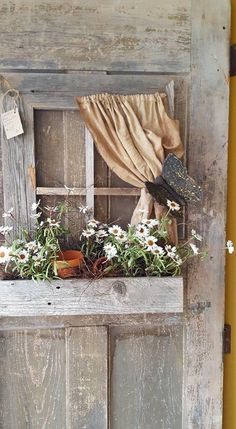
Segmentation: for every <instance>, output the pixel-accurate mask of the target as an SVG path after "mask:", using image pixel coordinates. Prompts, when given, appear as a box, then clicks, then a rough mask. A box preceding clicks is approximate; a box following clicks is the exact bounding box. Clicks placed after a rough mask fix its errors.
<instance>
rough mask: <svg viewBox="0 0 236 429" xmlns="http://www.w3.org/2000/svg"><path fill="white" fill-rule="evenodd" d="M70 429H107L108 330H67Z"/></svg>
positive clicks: (68, 425) (68, 417)
mask: <svg viewBox="0 0 236 429" xmlns="http://www.w3.org/2000/svg"><path fill="white" fill-rule="evenodd" d="M66 336H67V341H66V353H67V379H66V384H67V389H68V394H67V406H68V410H67V413H68V416H67V424H66V426H65V427H66V428H67V427H68V429H69V428H70V429H78V428H80V429H106V428H107V421H108V416H107V403H108V397H107V396H108V394H107V386H108V373H107V362H108V359H107V347H108V345H107V344H108V338H107V329H106V328H105V327H102V326H101V327H89V328H88V327H84V328H68V329H66Z"/></svg>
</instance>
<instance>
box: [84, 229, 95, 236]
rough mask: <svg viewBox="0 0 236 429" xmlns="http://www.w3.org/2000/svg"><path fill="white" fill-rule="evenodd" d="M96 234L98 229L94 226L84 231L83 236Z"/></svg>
mask: <svg viewBox="0 0 236 429" xmlns="http://www.w3.org/2000/svg"><path fill="white" fill-rule="evenodd" d="M94 234H96V231H95V229H93V228H89V229H85V230H84V231H83V232H82V234H81V235H82V236H83V237H86V238H88V237H92V235H94Z"/></svg>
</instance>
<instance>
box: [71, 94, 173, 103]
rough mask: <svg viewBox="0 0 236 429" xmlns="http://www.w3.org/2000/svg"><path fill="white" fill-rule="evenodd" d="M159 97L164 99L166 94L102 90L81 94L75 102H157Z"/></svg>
mask: <svg viewBox="0 0 236 429" xmlns="http://www.w3.org/2000/svg"><path fill="white" fill-rule="evenodd" d="M160 99H161V100H162V101H164V99H167V95H166V94H165V93H164V92H154V93H151V94H142V93H141V94H110V93H108V92H102V93H100V94H92V95H83V96H80V97H77V98H76V100H77V103H78V104H81V103H97V102H98V101H102V102H103V103H104V104H106V103H107V104H108V105H109V104H111V103H113V102H119V101H120V102H123V103H124V102H125V101H130V102H138V101H148V102H155V103H157V102H159V101H160Z"/></svg>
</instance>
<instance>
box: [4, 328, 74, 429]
mask: <svg viewBox="0 0 236 429" xmlns="http://www.w3.org/2000/svg"><path fill="white" fill-rule="evenodd" d="M64 363H65V339H64V330H60V329H57V330H52V329H51V330H30V331H19V330H18V331H14V332H12V331H8V332H4V333H3V332H0V385H1V390H0V391H1V393H0V398H1V399H0V427H1V429H13V428H14V429H26V428H29V429H56V428H57V429H65V427H66V420H65V412H66V404H65V364H64Z"/></svg>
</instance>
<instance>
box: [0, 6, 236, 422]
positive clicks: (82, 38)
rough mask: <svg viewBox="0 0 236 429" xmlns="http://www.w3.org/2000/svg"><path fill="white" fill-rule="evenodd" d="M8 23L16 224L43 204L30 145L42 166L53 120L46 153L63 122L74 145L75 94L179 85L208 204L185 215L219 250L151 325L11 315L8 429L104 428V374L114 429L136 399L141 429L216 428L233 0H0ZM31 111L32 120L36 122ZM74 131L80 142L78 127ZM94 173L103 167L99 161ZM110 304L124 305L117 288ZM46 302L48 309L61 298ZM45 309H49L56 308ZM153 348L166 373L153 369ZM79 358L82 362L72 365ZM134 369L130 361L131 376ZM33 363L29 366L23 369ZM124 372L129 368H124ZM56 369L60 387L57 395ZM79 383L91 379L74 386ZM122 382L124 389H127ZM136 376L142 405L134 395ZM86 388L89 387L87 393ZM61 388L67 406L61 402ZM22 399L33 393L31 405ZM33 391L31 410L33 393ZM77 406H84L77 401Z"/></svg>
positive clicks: (2, 343) (192, 272) (1, 70)
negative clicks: (19, 133)
mask: <svg viewBox="0 0 236 429" xmlns="http://www.w3.org/2000/svg"><path fill="white" fill-rule="evenodd" d="M0 16H1V24H0V36H1V44H0V74H1V75H3V76H4V77H5V78H6V79H8V80H9V82H10V83H11V84H12V85H13V86H15V87H16V88H17V89H19V90H20V92H21V94H22V99H23V105H22V111H21V113H22V117H23V119H24V120H25V122H26V124H27V125H28V126H27V127H26V133H25V135H24V136H23V137H19V138H17V139H15V141H14V142H10V143H9V144H8V142H5V141H4V139H3V141H4V145H3V147H4V152H3V156H4V168H5V166H6V165H7V166H8V169H5V173H6V174H5V176H4V177H5V182H4V189H5V190H6V194H8V195H6V196H5V202H8V204H10V203H11V202H13V203H14V204H15V206H17V205H18V207H19V211H20V215H21V219H22V220H24V219H25V218H26V217H27V209H28V208H29V206H30V203H31V201H32V199H33V198H35V190H34V189H33V190H32V183H31V179H32V175H31V176H30V175H29V171H28V169H27V167H28V164H27V163H30V162H32V159H34V156H33V144H31V145H30V142H31V141H32V140H33V139H34V136H35V131H36V136H35V141H36V143H37V142H38V143H37V145H38V144H39V143H41V142H42V141H44V144H45V147H43V145H42V146H41V145H40V148H39V147H38V148H37V149H36V152H38V157H39V158H40V157H41V155H40V152H44V153H43V157H44V159H43V161H42V159H41V158H42V157H41V158H40V159H39V163H40V162H43V163H45V167H46V157H47V144H48V140H47V138H50V132H49V133H48V134H47V129H48V126H51V123H54V124H55V123H57V124H58V129H57V127H55V126H54V127H53V128H54V129H53V133H52V134H53V135H52V138H51V140H50V141H51V143H50V149H48V151H49V152H50V151H52V152H51V156H53V151H54V152H55V155H57V153H56V152H57V148H58V146H57V147H56V148H53V149H52V143H53V142H54V138H55V139H56V141H57V142H58V145H61V146H60V147H61V148H63V151H64V148H65V146H66V145H65V140H66V138H65V139H64V137H63V139H64V141H62V140H63V139H62V138H61V134H60V129H61V128H60V121H61V117H62V120H64V121H65V123H66V124H67V125H68V124H72V123H73V125H69V127H68V126H67V133H65V136H66V135H67V136H70V141H73V139H75V134H74V130H73V127H74V124H77V125H78V120H77V118H76V117H75V115H74V114H73V112H69V113H68V112H66V111H67V110H68V109H69V110H71V111H72V110H73V109H74V106H75V104H74V100H73V97H74V96H76V95H83V94H88V93H93V92H101V90H103V91H107V92H108V91H114V90H115V89H116V91H119V92H123V93H125V92H129V93H130V92H132V91H135V92H139V91H138V90H137V88H138V89H139V90H140V92H143V91H146V90H148V92H153V91H155V90H156V89H157V88H158V89H164V87H165V85H166V83H168V82H166V81H168V80H171V79H173V77H174V81H175V83H176V89H177V100H178V101H177V105H176V115H177V117H179V119H180V120H181V127H182V129H181V133H182V136H183V139H184V141H185V142H186V141H188V144H187V161H188V167H189V171H190V174H192V175H193V176H194V177H196V179H197V180H198V182H199V184H200V185H202V186H203V191H204V201H202V202H201V204H200V205H198V206H197V207H192V208H191V209H190V210H189V213H188V215H189V219H191V220H192V221H193V223H194V226H195V227H196V228H197V229H199V232H200V233H201V234H203V235H204V237H205V239H206V241H207V243H208V244H209V246H210V248H211V255H210V260H209V261H207V262H205V263H202V264H201V265H200V264H198V263H193V264H191V265H189V270H188V277H187V287H186V288H185V291H184V293H185V296H184V312H183V313H181V314H176V315H168V314H161V315H160V312H158V311H156V313H155V314H153V315H152V316H153V317H152V318H151V319H149V318H147V316H146V314H145V313H142V314H141V315H140V314H139V315H138V316H140V317H137V318H135V317H132V315H131V316H129V318H128V322H127V319H125V318H124V317H123V315H121V316H120V317H118V318H116V317H113V318H112V321H110V323H109V322H107V319H106V321H105V322H104V318H103V315H101V316H99V317H98V319H97V323H96V325H97V326H95V325H94V324H92V323H91V326H84V325H85V323H87V319H86V321H84V322H83V320H82V321H81V318H76V316H75V317H74V318H68V317H66V315H64V316H60V315H57V317H52V318H51V317H41V318H40V317H38V318H36V319H35V318H34V317H31V318H27V317H26V318H24V317H23V315H21V317H20V316H19V317H7V316H5V317H3V319H2V320H1V327H2V333H1V335H0V350H1V353H0V356H1V359H2V360H3V362H2V365H1V366H0V368H1V369H0V371H1V372H0V377H1V380H2V381H1V382H2V386H3V389H2V392H1V394H2V397H1V401H2V404H3V406H2V409H1V410H0V419H2V420H0V422H2V423H1V424H2V426H3V428H4V429H12V427H14V426H16V428H17V429H18V428H19V429H25V422H28V421H31V422H32V424H31V427H33V429H35V428H37V423H36V421H37V422H38V427H39V428H40V429H41V427H43V425H44V427H45V429H46V428H47V427H48V428H50V427H51V426H52V427H53V426H54V427H56V429H59V428H60V425H61V428H62V429H64V428H65V427H66V425H68V427H71V428H73V427H77V426H78V421H77V416H78V413H79V415H80V418H82V416H83V415H84V416H86V420H85V422H84V427H85V428H86V425H87V429H93V426H94V422H95V421H96V419H97V421H98V419H100V420H99V422H100V427H101V428H104V427H106V424H107V418H108V416H107V412H108V408H109V407H106V409H105V408H104V407H101V403H100V400H99V398H100V397H101V395H104V396H103V399H104V402H103V404H104V403H106V400H107V397H105V393H104V392H105V387H104V384H103V383H102V382H101V383H96V384H93V383H94V377H98V378H99V376H100V375H104V377H102V380H103V382H104V380H105V382H106V383H107V384H106V385H108V387H109V389H108V390H109V394H110V396H111V397H112V402H111V404H110V408H109V415H110V417H109V418H110V419H111V421H112V428H115V429H124V427H127V428H132V424H133V421H134V418H135V416H136V415H137V410H136V407H135V405H134V403H133V402H132V401H133V398H134V399H135V403H136V402H138V401H140V402H139V403H142V404H144V407H146V406H147V407H146V409H144V413H143V416H145V421H144V420H142V416H141V415H139V421H140V425H141V426H140V429H149V427H150V429H153V427H155V426H154V425H155V424H156V420H157V419H158V418H160V419H161V418H163V419H164V423H163V422H162V423H163V427H164V429H167V428H168V429H169V428H171V429H183V428H184V429H190V428H193V429H198V428H199V429H202V428H203V427H204V429H212V428H214V429H220V428H221V420H222V413H221V405H222V404H221V400H222V379H221V374H222V329H223V300H224V287H223V285H224V263H223V257H222V254H221V253H220V252H219V250H218V249H221V248H223V246H224V242H225V236H224V223H225V191H226V187H225V178H226V172H227V144H226V142H227V116H228V115H227V113H228V112H227V105H228V82H227V77H228V35H229V2H228V1H225V0H216V1H215V3H214V4H213V3H212V1H211V0H178V1H176V0H166V1H162V0H158V1H157V0H148V1H146V2H144V1H143V0H129V1H128V2H127V1H124V0H119V1H114V0H104V1H101V0H67V1H64V0H53V1H50V0H40V1H39V0H12V1H11V2H9V1H7V0H2V1H1V4H0ZM0 84H1V92H2V93H4V91H6V89H8V86H7V83H6V81H5V80H4V79H1V83H0ZM216 89H217V90H216ZM95 90H96V91H95ZM178 103H179V105H178ZM51 108H52V110H54V112H53V113H52V112H50V115H49V116H50V118H51V119H50V123H47V121H48V120H49V119H48V115H46V113H45V111H46V110H47V109H51ZM33 109H34V110H36V112H34V113H35V118H36V117H37V125H35V126H34V125H33V123H34V122H33V118H32V116H33V115H32V111H33ZM58 110H63V113H62V112H59V113H58ZM63 117H64V118H63ZM65 118H66V119H65ZM42 121H43V122H44V124H45V123H46V125H43V128H44V127H45V130H42V128H41V125H40V124H42ZM79 128H80V127H79ZM78 134H79V135H80V137H81V135H83V130H82V129H81V128H80V131H78ZM14 150H15V154H16V156H15V157H13V156H12V154H13V152H14ZM61 150H62V149H61ZM77 150H78V151H77V156H80V152H79V151H80V150H81V148H77ZM68 153H69V152H68ZM65 155H66V157H68V158H69V157H70V156H69V155H68V154H65ZM12 158H14V160H15V165H14V183H13V185H14V186H13V187H14V190H15V192H14V195H12V194H11V193H10V192H7V191H8V190H9V189H12V187H11V186H9V183H10V182H11V179H12V175H11V169H10V166H11V160H12ZM60 162H61V161H60V160H59V159H56V162H55V171H56V173H57V174H58V177H60V175H62V166H61V164H60ZM36 167H37V166H36ZM100 168H101V169H102V170H103V166H100ZM46 169H47V168H46ZM82 171H83V169H82V168H81V171H80V173H81V175H78V177H77V179H76V180H78V183H79V184H80V183H82V182H83V175H82ZM30 172H31V173H32V170H30ZM74 173H75V170H74V167H71V168H70V170H68V169H67V171H65V169H64V171H63V176H64V178H65V177H67V178H68V180H69V179H70V174H71V175H72V176H73V177H75V174H74ZM40 175H41V173H40V171H38V172H37V180H38V181H39V182H40V181H41V183H43V180H45V177H44V176H43V175H41V177H40ZM19 178H20V179H22V180H20V181H19ZM103 179H104V177H103ZM80 181H81V182H80ZM18 183H19V185H18ZM22 193H24V194H25V195H27V198H25V199H24V201H25V205H24V204H21V199H20V198H19V196H20V195H22ZM16 196H17V198H15V197H16ZM26 200H27V201H26ZM27 220H28V219H27ZM206 278H207V285H206ZM10 286H11V285H10ZM13 286H14V285H12V287H13ZM10 289H11V288H10ZM14 290H15V289H14V287H13V291H12V293H13V295H14V296H15V298H16V302H19V301H17V293H16V295H15V292H14ZM54 292H55V293H56V291H54ZM0 293H1V292H0ZM121 294H122V290H121ZM33 296H34V293H33ZM115 296H116V298H115ZM118 296H119V295H118ZM109 297H110V298H111V299H116V300H117V295H115V294H113V293H112V294H111V296H110V295H109ZM101 300H102V297H101ZM49 304H50V308H51V311H52V312H53V305H52V304H53V303H49ZM44 305H45V306H48V303H44ZM61 305H62V306H63V303H61ZM114 321H115V322H114ZM126 322H127V323H126ZM136 322H138V323H140V322H142V324H143V326H141V328H140V326H139V327H136V326H135V325H136ZM128 324H131V325H132V329H131V331H130V330H129V329H130V328H129V326H125V325H128ZM104 325H105V326H104ZM114 325H122V326H121V327H120V326H119V328H118V327H116V326H114ZM156 325H158V326H156ZM162 327H163V329H162ZM78 338H80V341H79V340H78ZM88 338H89V339H90V340H91V341H90V342H88ZM108 342H109V353H110V355H109V353H108V347H107V346H108ZM163 344H164V346H163ZM114 348H115V349H116V353H115V354H114V353H113V350H114ZM16 349H17V350H18V351H19V353H18V354H16V353H15V350H16ZM104 350H105V353H104ZM158 350H159V356H158V357H160V366H159V374H157V371H156V360H157V352H158ZM106 353H107V354H106ZM112 353H113V354H112ZM108 355H109V356H110V357H111V358H110V357H109V356H108ZM78 356H79V357H80V358H81V367H79V366H76V365H75V362H76V359H77V357H78ZM166 356H167V357H168V359H167V365H168V368H167V365H166ZM36 357H37V359H36ZM173 357H174V359H173ZM105 359H106V361H105ZM173 360H174V362H173ZM52 362H53V365H52ZM65 362H66V364H65ZM133 362H135V363H136V368H135V370H134V365H133ZM63 363H64V364H63ZM25 365H27V367H28V369H29V370H27V371H24V369H25ZM106 365H108V367H109V368H113V370H114V372H113V373H112V376H113V377H115V378H113V379H112V382H113V384H110V381H109V380H108V378H109V376H110V374H109V375H108V372H107V366H106ZM109 365H110V366H109ZM124 366H125V367H126V368H127V369H128V371H127V372H126V373H124V372H123V367H124ZM147 368H148V371H146V369H147ZM19 369H20V370H19ZM73 371H74V372H73ZM59 372H60V377H61V380H63V383H62V386H61V391H60V392H59V390H58V382H59V381H60V378H59V376H58V373H59ZM48 373H49V374H50V380H51V381H52V385H53V386H54V389H55V392H58V394H57V395H56V396H55V395H53V394H51V393H50V390H49V384H48V379H47V374H48ZM21 374H23V375H22V376H21ZM39 374H43V377H42V378H40V376H39ZM105 374H106V377H108V378H105ZM162 375H163V377H162ZM155 377H157V379H156V378H155ZM78 379H79V380H82V381H83V383H81V384H80V385H79V384H78V383H77V380H78ZM114 380H116V382H115V383H114ZM124 380H126V381H127V383H126V386H125V392H124ZM137 380H138V382H139V384H138V385H139V387H140V392H141V393H140V396H139V397H137V396H132V395H134V394H133V391H134V388H135V387H136V386H137ZM143 380H144V382H143ZM146 380H148V382H149V385H150V387H151V388H150V389H148V388H147V384H145V382H146ZM166 380H167V382H168V386H167V387H168V392H169V390H170V389H171V395H170V396H169V395H168V394H167V388H166V384H165V383H166ZM180 380H181V381H180ZM16 381H17V382H16ZM153 381H154V384H155V389H156V390H155V389H154V386H153V384H152V382H153ZM158 382H159V384H158ZM181 383H182V384H181ZM65 384H66V387H65ZM12 386H14V392H13V390H12V389H11V387H12ZM19 386H20V387H19ZM85 386H88V389H90V393H89V395H87V396H86V394H87V392H85ZM10 389H11V390H10ZM65 389H66V392H67V397H66V400H67V403H66V404H65V403H64V402H63V398H64V394H65ZM92 389H94V397H95V399H96V400H95V401H94V403H95V406H94V407H92V406H91V407H90V408H89V406H90V405H91V400H92V399H93V398H92V395H91V391H92ZM99 389H100V390H99ZM12 392H13V393H12ZM21 392H24V395H25V398H23V400H22V395H21ZM35 392H36V396H35V398H36V399H35V402H33V400H32V398H31V394H32V393H35ZM48 392H49V398H48V399H47V397H46V396H47V394H48ZM84 392H85V396H83V394H84ZM121 392H122V394H121ZM153 392H154V393H155V394H156V402H155V405H156V404H158V405H159V406H160V407H159V408H158V407H151V410H150V409H148V404H149V403H152V402H151V401H152V399H153V397H154V395H153ZM11 394H12V397H13V394H14V402H16V404H17V407H16V408H15V410H16V412H14V413H13V411H14V410H13V409H12V408H11V407H10V406H8V405H9V404H10V401H9V398H10V397H11ZM32 397H33V398H34V395H32ZM42 397H43V398H44V402H43V405H45V407H43V408H40V407H41V403H42V401H39V402H37V400H38V398H42ZM75 398H79V399H78V401H77V402H76V401H75ZM80 398H82V399H81V400H80ZM140 398H141V399H140ZM160 398H161V399H163V403H162V401H161V400H160ZM128 399H129V401H128ZM22 401H23V402H22ZM168 401H171V403H169V402H168ZM127 402H128V406H127ZM24 404H25V407H24ZM47 404H49V407H47V406H46V405H47ZM56 405H57V406H56ZM66 406H67V407H66ZM162 406H163V408H162V409H161V407H162ZM63 407H64V408H63ZM65 408H66V411H65ZM160 409H161V411H160ZM86 410H87V411H88V413H87V414H86ZM90 410H92V412H91V413H90V412H89V411H90ZM159 411H160V415H159V417H158V413H159ZM99 412H100V414H99ZM36 413H37V414H36ZM61 413H63V418H61V417H62V416H61ZM117 413H118V414H119V419H120V420H119V419H117ZM155 413H157V414H155ZM35 415H36V416H37V417H38V418H37V419H36V417H35ZM160 416H161V417H160ZM30 419H31V420H30ZM63 419H64V420H63ZM122 419H123V420H122ZM147 419H148V423H147ZM119 421H120V422H121V425H119ZM22 422H23V423H22ZM65 422H66V423H65ZM17 425H18V427H17ZM40 425H41V426H40ZM55 425H56V426H55ZM29 427H30V426H29ZM54 427H53V429H54ZM100 427H99V429H100ZM95 428H96V429H97V426H95V427H94V429H95ZM132 429H133V428H132ZM135 429H136V428H135Z"/></svg>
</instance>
